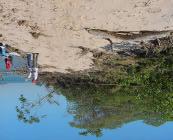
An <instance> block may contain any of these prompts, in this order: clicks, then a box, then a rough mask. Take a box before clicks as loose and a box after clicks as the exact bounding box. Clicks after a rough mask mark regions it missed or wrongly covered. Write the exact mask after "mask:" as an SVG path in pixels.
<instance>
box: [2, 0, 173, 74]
mask: <svg viewBox="0 0 173 140" xmlns="http://www.w3.org/2000/svg"><path fill="white" fill-rule="evenodd" d="M172 7H173V0H82V1H81V0H73V1H72V0H49V1H47V0H1V1H0V21H1V22H0V41H1V42H5V43H7V44H9V45H11V46H13V47H15V48H18V49H20V50H22V51H24V52H38V53H40V56H39V64H40V65H41V66H42V68H43V69H42V70H43V71H49V72H53V71H56V72H68V70H69V69H71V70H74V71H78V70H84V69H88V68H90V67H92V54H91V53H87V54H85V55H80V51H81V50H80V49H79V48H78V47H79V46H83V47H86V48H89V49H100V48H101V47H102V46H105V45H107V44H108V41H106V40H104V39H103V38H101V37H99V36H95V35H92V34H89V33H88V32H87V31H86V30H85V29H86V28H89V29H100V30H108V31H140V30H151V31H153V30H157V31H160V30H172V29H173V8H172ZM113 41H119V40H116V39H113Z"/></svg>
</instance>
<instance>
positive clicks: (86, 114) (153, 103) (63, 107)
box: [0, 62, 173, 140]
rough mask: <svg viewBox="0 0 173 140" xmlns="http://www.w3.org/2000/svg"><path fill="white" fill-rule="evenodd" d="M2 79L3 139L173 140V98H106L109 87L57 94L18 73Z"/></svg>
mask: <svg viewBox="0 0 173 140" xmlns="http://www.w3.org/2000/svg"><path fill="white" fill-rule="evenodd" d="M1 68H2V70H4V69H3V63H2V62H1ZM3 77H4V79H3V80H1V82H0V130H1V131H0V140H163V139H165V140H172V139H173V135H172V130H173V106H172V105H173V98H172V97H173V96H172V94H169V96H159V97H158V96H157V98H156V97H155V96H147V95H145V96H139V95H136V94H131V95H129V94H116V95H115V94H114V95H113V94H110V95H108V94H107V93H106V92H110V91H108V90H106V89H105V88H103V89H100V88H99V89H98V90H95V89H94V91H93V90H91V91H93V92H94V93H95V94H92V93H91V91H88V89H87V90H83V89H81V90H80V89H77V90H76V91H75V92H74V90H73V89H71V90H68V91H67V90H63V89H56V91H55V90H53V87H46V86H45V85H41V84H38V85H36V84H32V83H31V82H30V81H28V80H26V77H23V76H19V75H17V74H14V73H13V74H3ZM153 87H155V86H154V85H153ZM146 89H147V88H145V92H148V91H149V90H146ZM131 90H132V89H131ZM153 90H154V89H153ZM81 91H82V92H84V91H88V92H84V93H83V94H81V93H80V92H81ZM140 92H142V90H141V91H140ZM101 93H103V94H101Z"/></svg>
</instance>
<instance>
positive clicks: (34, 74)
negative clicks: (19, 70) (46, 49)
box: [27, 53, 39, 83]
mask: <svg viewBox="0 0 173 140" xmlns="http://www.w3.org/2000/svg"><path fill="white" fill-rule="evenodd" d="M38 55H39V53H27V65H28V69H29V75H28V78H29V79H30V78H32V83H35V82H36V81H37V79H38Z"/></svg>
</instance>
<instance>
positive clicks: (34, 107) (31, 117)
mask: <svg viewBox="0 0 173 140" xmlns="http://www.w3.org/2000/svg"><path fill="white" fill-rule="evenodd" d="M19 100H20V106H16V111H17V116H18V119H19V120H21V121H23V122H25V123H29V124H32V123H39V122H40V119H41V118H44V117H46V115H41V116H40V115H38V114H37V112H38V109H39V107H40V106H41V105H43V104H44V103H46V102H49V103H50V104H57V105H58V103H57V102H56V101H55V100H54V92H51V93H49V94H47V95H46V96H43V97H39V99H38V100H34V101H29V100H28V99H26V98H25V97H24V96H23V95H21V96H20V98H19Z"/></svg>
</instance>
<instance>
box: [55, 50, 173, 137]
mask: <svg viewBox="0 0 173 140" xmlns="http://www.w3.org/2000/svg"><path fill="white" fill-rule="evenodd" d="M129 61H131V60H123V61H122V60H118V59H114V58H111V59H108V60H106V59H103V60H102V62H100V61H98V66H100V67H101V68H100V69H102V71H101V72H100V73H99V72H97V74H93V73H89V76H88V75H87V76H88V77H89V78H88V77H87V78H88V79H89V80H88V81H89V82H88V81H87V80H86V79H85V78H86V77H82V78H81V79H80V78H78V79H77V80H76V81H77V82H78V83H77V84H78V85H75V84H74V83H72V84H71V83H70V82H69V81H68V83H67V85H68V86H66V85H65V86H64V87H66V88H60V87H59V88H58V90H60V91H61V93H62V94H63V95H65V96H66V98H67V100H68V101H69V102H70V103H69V106H68V111H69V113H71V114H73V115H74V120H73V121H72V122H71V123H70V124H71V126H73V127H77V128H80V129H85V131H82V132H81V133H80V134H81V135H89V134H90V135H96V136H101V135H102V129H103V128H109V129H113V128H117V127H120V126H121V125H123V124H124V123H127V122H130V121H134V120H144V122H145V123H147V124H150V125H154V126H160V125H162V124H164V123H165V122H166V121H172V120H173V50H169V51H168V52H162V53H161V54H159V55H157V56H155V57H152V58H139V59H138V61H137V63H136V64H132V63H131V62H130V63H131V64H130V65H129ZM135 61H136V60H135ZM133 62H134V61H133ZM68 80H69V79H68ZM81 81H82V82H83V83H82V82H81ZM85 81H87V82H86V84H84V82H85ZM72 82H73V81H72ZM93 83H95V84H93ZM55 86H56V85H55Z"/></svg>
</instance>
